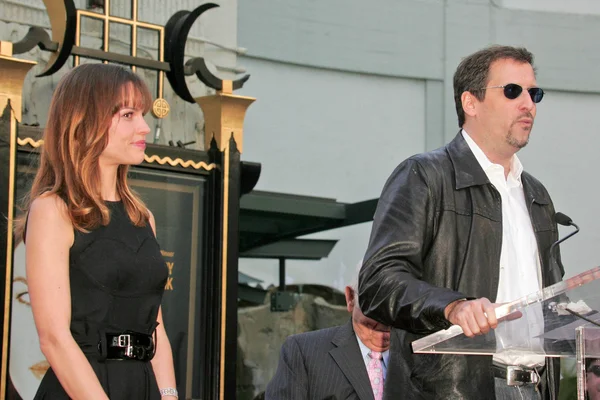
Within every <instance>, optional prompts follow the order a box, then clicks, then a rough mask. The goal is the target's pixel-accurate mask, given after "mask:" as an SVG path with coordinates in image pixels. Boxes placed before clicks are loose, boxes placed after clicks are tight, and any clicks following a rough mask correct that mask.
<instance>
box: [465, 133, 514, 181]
mask: <svg viewBox="0 0 600 400" xmlns="http://www.w3.org/2000/svg"><path fill="white" fill-rule="evenodd" d="M462 135H463V138H465V141H466V142H467V145H469V148H470V149H471V151H472V152H473V155H474V156H475V158H476V159H477V161H478V162H479V165H480V166H481V168H482V169H483V171H484V172H485V173H486V174H489V173H490V172H491V171H492V170H496V169H498V167H500V168H502V171H504V167H502V166H501V165H499V164H494V163H492V162H491V161H490V159H489V158H487V156H486V155H485V153H484V152H483V150H481V148H480V147H479V146H478V145H477V143H475V141H474V140H473V139H472V138H471V136H469V134H468V133H467V131H465V130H464V129H463V130H462ZM522 172H523V164H521V160H519V157H517V155H516V154H515V155H513V156H512V158H511V160H510V171H509V172H508V177H507V181H510V180H514V181H515V182H517V183H518V185H521V173H522Z"/></svg>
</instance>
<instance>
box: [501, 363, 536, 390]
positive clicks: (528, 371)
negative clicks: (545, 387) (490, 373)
mask: <svg viewBox="0 0 600 400" xmlns="http://www.w3.org/2000/svg"><path fill="white" fill-rule="evenodd" d="M545 368H546V366H545V365H543V366H541V367H522V366H516V365H498V364H493V365H492V369H493V370H494V377H496V378H500V379H505V380H506V384H507V385H509V386H522V385H527V384H533V385H537V384H539V383H540V381H541V376H542V374H543V373H544V369H545Z"/></svg>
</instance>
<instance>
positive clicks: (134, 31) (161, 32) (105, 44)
mask: <svg viewBox="0 0 600 400" xmlns="http://www.w3.org/2000/svg"><path fill="white" fill-rule="evenodd" d="M110 1H111V0H105V2H104V13H103V14H100V13H96V12H93V11H88V10H79V9H77V32H76V38H75V45H76V46H80V42H81V40H80V37H81V28H80V25H81V19H82V17H87V18H91V19H96V20H100V21H103V23H104V27H103V34H104V37H103V39H102V49H103V51H105V52H109V51H110V48H109V45H110V23H119V24H123V25H127V26H129V27H130V28H131V48H130V51H129V54H130V55H131V56H132V57H137V48H138V28H143V29H147V30H152V31H155V32H157V33H158V36H159V43H158V53H159V54H158V61H161V62H163V61H164V37H165V27H164V26H161V25H156V24H152V23H149V22H143V21H138V7H139V4H138V0H132V1H131V7H132V9H131V19H127V18H123V17H118V16H115V15H111V14H110ZM74 57H75V65H79V56H74ZM105 63H106V61H105ZM131 68H132V70H133V71H134V72H136V71H137V68H136V66H135V65H132V66H131ZM157 72H158V93H157V96H156V97H157V98H158V99H162V98H163V97H164V74H165V73H164V71H162V70H160V71H157Z"/></svg>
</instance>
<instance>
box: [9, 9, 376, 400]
mask: <svg viewBox="0 0 600 400" xmlns="http://www.w3.org/2000/svg"><path fill="white" fill-rule="evenodd" d="M43 1H44V4H45V6H46V9H47V12H48V16H49V19H50V23H51V28H52V33H51V37H50V36H49V35H48V34H47V33H46V31H44V30H43V29H41V28H37V27H32V28H30V30H29V32H28V33H27V35H26V36H25V37H24V38H23V39H22V40H20V41H18V42H16V43H9V42H0V115H1V117H0V268H1V271H0V272H1V273H2V275H3V276H4V279H5V280H4V285H2V290H1V291H0V299H1V300H2V320H3V321H2V322H3V324H2V326H3V330H2V347H1V348H0V351H1V353H0V357H1V365H0V400H4V399H7V398H8V399H11V400H12V399H17V400H18V399H20V398H21V397H20V396H19V392H18V390H16V388H15V386H17V384H16V382H15V380H14V379H11V378H14V377H13V376H12V375H11V374H12V373H13V371H12V369H11V365H12V363H11V362H10V359H13V357H19V356H20V355H19V354H18V353H19V351H20V350H19V346H18V344H19V343H21V342H22V340H19V341H11V337H20V333H21V332H19V333H16V331H15V333H14V334H13V333H11V332H12V330H13V329H15V328H19V329H22V327H15V326H13V325H11V310H16V307H15V305H20V304H21V303H26V302H25V301H23V298H24V296H26V294H27V291H26V288H25V289H22V288H19V289H18V290H17V289H15V287H17V286H16V285H17V284H20V285H23V284H25V285H26V277H25V274H24V272H23V273H22V274H23V276H17V275H16V273H15V270H16V269H15V268H14V267H15V266H18V267H19V268H20V269H19V270H24V265H23V264H24V260H23V259H19V260H17V257H16V255H17V254H19V252H18V251H17V250H19V249H18V246H22V244H17V243H15V242H14V240H13V234H12V232H13V227H12V224H13V221H14V218H15V216H16V213H17V211H18V207H17V204H16V199H18V198H19V197H20V196H22V195H23V194H25V193H26V191H27V189H28V186H29V184H30V182H31V178H32V176H33V174H34V173H35V167H34V165H36V161H37V158H38V151H39V147H40V146H43V139H42V131H43V128H40V127H32V126H26V125H22V124H20V123H19V121H20V118H21V103H22V87H23V79H24V78H25V75H26V74H27V71H29V69H30V68H31V67H32V66H33V64H34V63H32V62H29V61H25V60H21V59H17V58H15V57H14V56H13V55H14V54H22V53H25V52H27V51H29V50H31V49H33V48H34V47H36V46H37V47H39V48H40V49H41V50H43V51H47V52H50V53H51V55H50V58H49V61H48V63H47V64H46V65H45V66H44V68H43V69H42V71H41V72H40V73H39V75H38V76H47V75H52V74H54V73H55V72H57V71H58V70H60V69H61V67H63V66H64V65H66V63H67V62H69V61H72V64H73V65H77V64H78V63H80V62H81V59H82V58H91V59H95V60H100V61H102V62H113V63H120V64H123V65H126V66H130V67H131V68H133V69H136V68H137V69H150V70H153V71H156V72H157V82H156V86H155V87H156V93H155V101H154V104H153V107H152V113H153V115H154V116H155V117H156V118H168V117H169V110H170V106H169V104H168V103H167V101H166V100H165V99H164V96H163V93H164V76H166V78H167V81H168V82H169V84H170V85H171V87H172V88H173V91H174V92H175V94H176V95H178V96H179V97H180V98H182V99H183V100H185V101H187V102H189V103H196V104H198V105H199V106H200V107H201V108H202V111H203V113H204V125H205V135H204V138H205V147H204V148H205V150H204V151H196V150H189V149H186V148H185V146H184V144H183V143H180V142H178V146H177V147H175V146H160V145H153V144H148V146H147V149H146V157H145V161H144V163H142V164H141V165H140V166H137V167H135V168H132V169H131V183H132V185H133V186H134V187H135V189H136V190H137V192H138V193H140V195H141V196H142V197H143V199H144V201H145V202H146V204H147V205H148V206H149V208H150V209H152V211H153V213H154V216H155V219H156V226H157V236H158V241H159V243H160V244H161V248H162V253H163V256H164V257H165V259H166V262H167V266H168V267H169V280H168V282H167V285H166V288H165V289H166V293H165V296H164V300H163V310H164V319H165V321H164V322H165V326H166V329H167V331H168V334H169V338H170V339H171V346H172V348H173V353H174V360H175V373H176V378H177V384H178V390H179V394H180V398H182V399H183V398H185V399H192V398H202V399H210V400H213V399H219V400H224V399H227V400H228V399H235V398H236V389H237V388H236V376H237V373H236V372H237V371H236V351H237V346H236V342H237V328H238V327H237V304H238V298H239V297H240V296H243V295H244V294H243V293H241V292H240V293H238V259H239V257H240V256H245V257H260V258H276V259H279V260H280V274H281V277H280V278H281V281H282V282H284V275H285V264H284V262H282V260H283V261H285V259H286V258H288V259H290V258H292V259H319V258H321V257H325V256H326V255H327V254H328V253H329V251H330V250H331V248H332V247H333V245H334V244H335V242H331V241H330V242H331V243H322V242H319V241H318V240H312V241H309V240H297V239H296V238H297V237H298V236H302V235H306V234H310V233H315V232H319V231H322V230H327V229H334V228H340V227H343V226H347V225H352V224H356V223H361V222H365V221H369V220H371V219H372V216H373V212H374V208H375V204H376V199H374V200H370V201H366V202H362V203H355V204H344V203H338V202H336V201H335V200H332V199H322V198H316V197H307V196H296V195H282V194H277V193H269V192H256V191H254V192H253V191H252V190H253V188H254V186H255V185H256V183H257V181H258V178H259V175H260V169H261V167H260V164H258V163H250V162H242V161H241V154H242V151H243V141H244V135H243V122H244V117H245V113H246V110H247V108H248V106H249V105H250V104H251V103H252V102H253V101H254V99H253V98H250V97H244V96H237V95H234V94H233V91H234V90H236V89H239V88H241V87H242V86H243V84H244V83H245V82H246V81H247V80H248V78H249V76H248V75H246V76H243V77H241V78H239V79H237V80H223V79H220V78H218V77H217V76H215V75H213V74H212V73H211V72H210V70H209V68H208V67H207V63H206V61H205V60H204V59H203V58H201V57H196V58H190V59H187V60H186V57H185V55H184V49H185V43H186V41H187V38H188V34H189V32H190V29H191V27H192V25H193V24H194V22H195V21H196V20H197V19H198V18H199V17H200V15H202V14H203V13H204V12H206V11H209V10H212V9H215V8H217V7H218V6H217V5H216V4H213V3H206V4H202V5H200V6H199V7H197V8H196V9H195V10H192V11H187V10H182V11H177V12H175V13H174V14H173V15H172V17H171V18H169V19H168V22H167V24H166V25H165V26H164V27H163V26H159V25H156V24H150V23H147V22H144V21H140V20H139V18H138V7H139V4H138V2H139V0H104V1H103V2H97V3H98V4H101V5H102V6H101V7H100V9H95V10H79V9H77V8H76V7H75V5H74V2H73V0H43ZM118 1H121V2H122V1H130V7H129V9H130V10H131V13H130V15H129V16H123V15H119V16H117V15H113V14H112V13H111V3H117V2H118ZM83 20H94V21H96V22H98V23H100V24H102V27H103V28H102V46H101V48H88V47H85V46H83V44H82V40H81V37H82V36H81V35H82V26H83V25H82V21H83ZM114 24H119V25H121V26H128V27H129V29H130V32H131V38H130V43H131V48H130V51H129V54H120V53H117V52H113V51H111V48H110V36H111V29H112V28H111V27H112V26H113V25H114ZM142 30H146V31H153V32H155V34H156V36H157V37H158V42H157V43H156V47H157V48H158V53H157V59H148V58H142V57H140V56H139V54H138V52H137V43H138V37H139V36H140V32H141V31H142ZM191 75H196V76H197V77H198V79H200V80H201V81H202V82H203V83H204V84H205V85H207V86H208V87H210V88H212V89H214V90H215V92H216V93H215V94H214V95H211V96H204V97H194V95H193V94H192V93H191V91H190V89H189V88H188V86H187V84H186V80H185V78H186V76H191ZM242 196H243V198H242ZM240 198H242V199H240ZM5 217H6V218H5ZM281 265H283V267H281ZM284 286H285V285H282V290H283V289H285V288H284ZM263 297H264V296H263ZM17 300H18V301H17ZM13 314H14V313H13ZM30 314H31V313H30V311H29V315H30ZM15 315H16V314H15ZM23 329H24V328H23ZM27 329H33V322H32V321H31V326H30V327H29V328H27ZM25 333H27V332H25ZM29 334H31V332H29ZM34 334H35V333H34ZM23 342H24V341H23ZM24 343H26V342H24ZM13 344H14V345H15V346H12V345H13ZM9 348H10V351H9ZM9 353H10V359H9ZM40 365H43V364H40V363H36V364H35V366H32V367H35V368H27V371H25V373H30V372H31V371H34V369H35V371H34V372H36V373H38V372H39V369H40ZM15 368H16V367H15ZM30 370H31V371H30ZM16 373H18V371H17V372H16ZM42 374H43V371H42ZM34 382H38V381H34Z"/></svg>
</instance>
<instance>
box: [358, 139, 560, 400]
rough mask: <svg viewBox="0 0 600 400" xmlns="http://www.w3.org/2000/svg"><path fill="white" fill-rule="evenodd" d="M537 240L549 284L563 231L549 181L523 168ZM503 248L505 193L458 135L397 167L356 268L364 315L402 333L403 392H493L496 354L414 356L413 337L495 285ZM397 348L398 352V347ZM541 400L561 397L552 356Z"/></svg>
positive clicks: (445, 395)
mask: <svg viewBox="0 0 600 400" xmlns="http://www.w3.org/2000/svg"><path fill="white" fill-rule="evenodd" d="M521 180H522V182H523V187H524V192H525V200H526V203H527V207H528V209H529V214H530V216H531V221H532V224H533V228H534V231H535V236H536V239H537V244H538V250H539V254H540V258H541V266H542V281H543V285H544V287H545V286H548V285H551V284H553V283H556V282H557V281H559V280H560V279H561V278H562V276H563V274H564V270H563V268H562V264H561V263H560V255H558V257H557V259H556V260H557V262H553V263H552V265H551V262H550V260H549V250H550V246H551V244H552V243H553V242H554V241H555V240H557V238H558V230H557V227H556V223H555V221H554V213H555V211H554V206H553V204H552V201H551V199H550V196H549V195H548V192H547V191H546V189H545V188H544V186H543V185H542V184H541V183H540V182H539V181H538V180H537V179H535V178H534V177H533V176H531V175H529V174H528V173H526V172H523V173H522V175H521ZM501 246H502V206H501V197H500V194H499V193H498V191H497V190H496V189H495V187H494V186H493V185H492V184H491V183H490V182H489V180H488V178H487V176H486V174H485V172H484V171H483V169H482V168H481V167H480V165H479V163H478V162H477V159H476V158H475V156H474V155H473V153H472V152H471V150H470V149H469V147H468V145H467V143H466V141H465V140H464V138H463V137H462V135H461V134H460V133H459V134H458V135H457V136H456V138H455V139H454V140H453V141H452V142H450V143H449V144H448V145H446V146H445V147H442V148H440V149H438V150H435V151H432V152H428V153H424V154H419V155H416V156H413V157H411V158H409V159H407V160H406V161H404V162H403V163H402V164H400V165H399V166H398V167H397V168H396V170H395V171H394V172H393V173H392V175H391V176H390V178H389V179H388V181H387V183H386V184H385V187H384V189H383V192H382V195H381V197H380V199H379V203H378V206H377V211H376V213H375V218H374V221H373V228H372V231H371V238H370V241H369V247H368V249H367V252H366V255H365V258H364V264H363V267H362V269H361V273H360V282H359V299H360V306H361V308H362V311H363V312H364V314H365V315H367V316H369V317H371V318H373V319H375V320H378V321H380V322H382V323H384V324H387V325H390V326H393V327H395V328H398V329H400V330H401V331H402V333H401V334H402V336H403V340H402V343H400V344H399V345H398V346H399V347H397V348H396V349H395V350H396V352H397V354H401V357H402V358H403V359H402V360H401V362H400V363H397V365H396V366H397V367H398V368H397V369H398V370H396V371H394V368H395V367H394V365H390V369H389V370H388V378H387V379H394V380H397V381H398V383H397V384H395V385H389V386H388V388H396V389H397V393H396V394H394V393H392V392H393V390H391V391H390V393H389V394H388V395H386V398H390V399H391V398H393V399H396V398H402V399H413V398H414V399H422V398H427V399H428V398H432V399H473V400H475V399H476V400H482V399H495V394H494V378H493V371H492V369H491V362H492V358H491V356H456V355H420V354H419V355H415V354H412V352H411V351H410V344H411V342H412V341H414V340H416V339H419V338H421V337H423V336H424V335H426V334H429V333H432V332H435V331H437V330H440V329H446V328H448V327H449V326H450V323H449V322H448V321H447V320H446V319H445V318H444V309H445V307H446V306H447V305H448V304H450V303H451V302H453V301H455V300H458V299H462V298H479V297H486V298H488V299H489V300H490V301H492V302H494V301H495V298H496V294H497V291H498V280H499V263H500V250H501ZM392 350H394V349H392ZM547 367H548V370H547V372H548V373H547V376H548V377H549V379H548V380H547V381H546V382H544V385H543V388H542V390H543V394H544V396H543V398H544V399H555V398H557V397H558V377H559V372H560V371H559V364H558V363H557V362H547Z"/></svg>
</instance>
